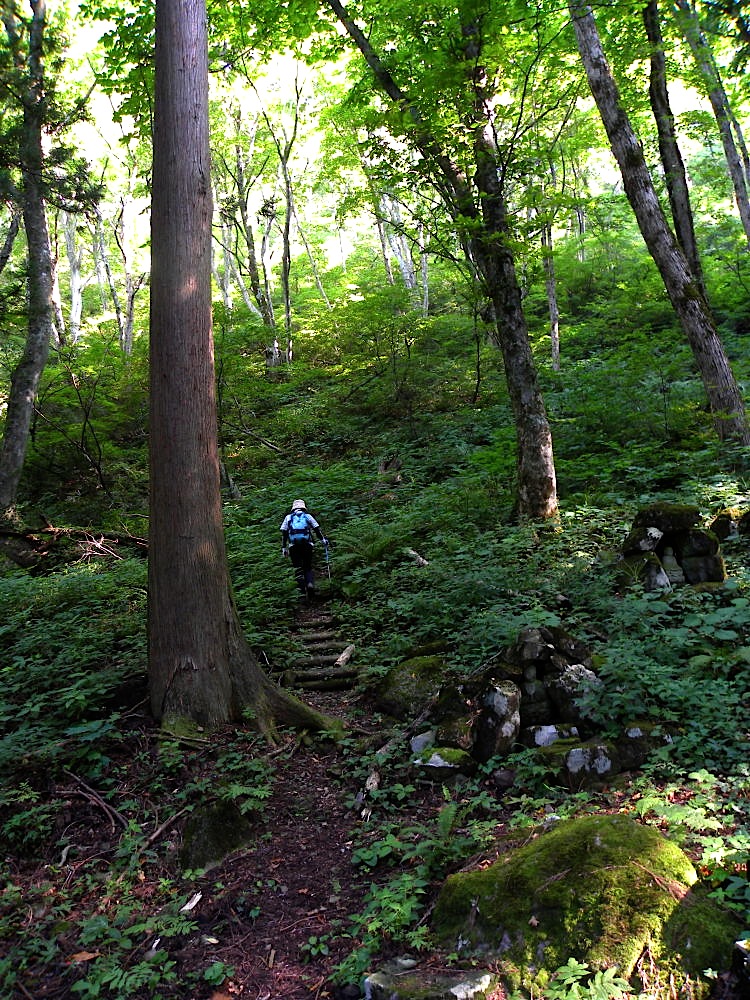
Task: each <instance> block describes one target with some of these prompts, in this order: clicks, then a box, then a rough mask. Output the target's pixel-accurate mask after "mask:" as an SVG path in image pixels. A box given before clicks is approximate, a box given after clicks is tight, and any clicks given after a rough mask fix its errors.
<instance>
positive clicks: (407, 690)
mask: <svg viewBox="0 0 750 1000" xmlns="http://www.w3.org/2000/svg"><path fill="white" fill-rule="evenodd" d="M447 671H448V667H447V665H446V663H445V660H444V659H443V658H442V657H441V656H413V657H411V659H408V660H404V661H403V662H402V663H398V664H396V666H395V667H392V668H391V669H390V670H389V671H388V673H387V674H386V675H385V677H383V678H382V680H380V681H379V682H378V684H377V686H376V688H375V690H374V692H373V693H374V695H375V700H376V704H377V707H378V708H379V709H380V711H382V712H385V713H386V714H388V715H392V716H393V717H394V718H396V719H410V718H412V717H413V716H414V713H415V709H416V710H417V711H418V710H419V709H420V708H421V707H422V706H423V705H425V704H426V703H427V702H428V701H430V699H432V698H434V697H435V696H436V695H437V693H438V690H439V688H440V686H441V684H443V683H444V681H445V676H446V673H447Z"/></svg>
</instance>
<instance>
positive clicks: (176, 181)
mask: <svg viewBox="0 0 750 1000" xmlns="http://www.w3.org/2000/svg"><path fill="white" fill-rule="evenodd" d="M155 68H156V83H155V105H154V108H155V115H154V148H153V175H152V176H153V182H152V183H153V187H152V191H153V200H152V222H151V226H152V248H151V249H152V269H151V376H150V384H151V405H150V475H151V495H150V524H149V616H148V618H149V620H148V647H149V682H150V695H151V706H152V710H153V713H154V716H155V717H156V718H157V719H158V720H161V722H162V725H163V726H165V727H168V728H175V727H180V726H182V725H184V724H186V723H188V724H192V723H198V724H201V725H203V726H209V727H211V726H216V725H218V724H221V723H225V722H227V721H230V720H236V719H239V718H240V717H241V713H242V711H243V709H245V708H249V709H252V710H253V712H254V714H255V718H256V720H257V724H258V726H259V727H260V728H261V730H263V731H265V732H266V733H269V734H272V733H273V729H274V723H275V722H276V721H278V720H283V721H285V722H288V723H290V724H301V725H304V726H306V727H312V728H321V727H325V728H330V727H331V725H332V720H330V719H325V718H324V717H322V716H320V715H319V714H318V713H315V712H313V711H312V710H311V709H308V708H307V707H306V706H304V705H302V704H301V703H300V702H298V701H296V699H294V698H292V697H291V696H290V695H288V694H287V693H286V692H284V691H282V690H281V689H280V688H278V687H277V686H276V685H275V684H273V683H272V682H271V681H270V679H269V678H268V677H267V675H266V674H265V673H264V672H263V670H262V669H261V668H260V666H259V665H258V663H257V661H256V660H255V658H254V656H253V654H252V651H251V650H250V648H249V646H248V643H247V641H246V639H245V637H244V635H243V633H242V629H241V626H240V623H239V620H238V616H237V611H236V607H235V603H234V599H233V594H232V588H231V584H230V580H229V571H228V565H227V555H226V548H225V543H224V531H223V518H222V509H221V495H220V462H219V448H218V439H217V407H216V398H215V389H214V386H215V376H214V358H213V343H212V324H211V215H212V204H211V203H212V197H211V176H210V164H209V160H210V156H209V143H208V56H207V37H206V7H205V0H182V2H181V3H176V2H174V0H157V4H156V55H155Z"/></svg>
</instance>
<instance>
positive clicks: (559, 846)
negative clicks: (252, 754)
mask: <svg viewBox="0 0 750 1000" xmlns="http://www.w3.org/2000/svg"><path fill="white" fill-rule="evenodd" d="M696 878H697V877H696V873H695V871H694V869H693V866H692V865H691V863H690V860H689V859H688V857H687V856H686V855H685V854H684V853H683V852H682V851H681V850H680V849H679V848H678V847H677V846H676V845H675V844H673V843H671V842H670V841H669V840H667V839H665V838H664V837H663V836H662V835H661V834H660V833H659V832H658V831H656V830H655V829H653V828H651V827H647V826H643V825H641V824H639V823H636V822H635V821H633V820H632V819H629V818H628V817H625V816H619V815H617V816H587V817H583V818H580V819H576V820H572V821H570V822H561V823H558V824H556V825H555V826H554V827H553V828H552V829H551V830H549V831H548V832H546V833H543V834H541V835H540V836H539V837H537V838H536V839H535V840H533V841H532V842H531V843H529V844H526V845H525V846H523V847H521V848H519V849H518V850H516V851H513V852H511V853H510V854H509V855H508V856H507V857H506V858H505V859H504V860H503V861H501V862H498V863H496V864H494V865H492V866H491V867H489V868H486V869H484V870H483V871H475V872H469V873H460V874H457V875H453V876H451V877H450V878H449V879H448V880H447V881H446V883H445V884H444V886H443V888H442V890H441V892H440V896H439V898H438V901H437V905H436V908H435V911H434V915H433V926H434V930H435V933H436V935H437V936H438V938H439V940H440V941H441V942H443V944H444V945H445V946H446V947H450V948H459V949H460V950H462V951H480V952H485V953H488V954H490V955H493V956H497V957H499V958H500V959H501V961H502V965H503V970H504V973H503V974H504V978H506V980H507V982H508V984H509V985H511V986H512V987H514V988H517V987H518V986H519V985H521V984H522V983H523V984H524V985H525V986H526V987H527V988H528V987H529V986H533V987H535V988H536V987H543V986H544V984H545V982H546V981H547V980H548V978H549V976H550V974H551V973H552V972H554V971H555V970H556V969H558V968H560V967H561V966H562V965H564V964H565V963H566V962H567V961H568V959H569V958H571V957H572V958H575V959H577V960H578V961H580V962H585V963H587V964H588V965H589V966H590V967H591V968H592V969H599V968H602V969H603V968H613V967H615V968H617V969H618V971H619V973H620V974H621V975H623V976H624V977H625V978H633V979H634V981H635V982H636V983H637V968H638V963H639V960H640V959H641V958H642V957H643V956H644V955H647V956H648V960H649V962H651V961H653V963H654V966H653V969H654V970H655V972H653V975H654V976H662V977H664V979H665V981H666V979H667V978H668V977H669V976H670V975H671V976H673V977H674V983H675V984H676V991H677V992H678V993H680V991H681V989H682V985H683V984H685V983H687V982H688V980H690V981H691V983H692V985H691V987H690V989H691V990H692V993H691V994H690V995H693V996H696V997H697V996H701V995H704V996H705V995H706V993H707V987H706V984H705V982H704V981H702V980H701V975H702V973H703V971H704V970H705V969H709V968H714V969H724V968H726V967H727V964H728V961H729V957H730V954H731V949H732V944H733V941H734V939H735V937H736V936H737V933H738V930H739V927H738V924H737V923H736V921H735V919H734V917H733V916H732V915H731V914H728V913H726V912H724V911H723V910H721V909H720V908H719V907H718V906H717V905H716V904H715V903H713V902H712V901H711V900H709V899H707V898H706V897H705V895H704V894H703V892H702V889H701V887H696ZM701 984H702V985H701ZM651 985H653V980H652V982H651ZM654 995H656V994H654ZM685 995H688V994H685Z"/></svg>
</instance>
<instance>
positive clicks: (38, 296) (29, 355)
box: [0, 0, 55, 513]
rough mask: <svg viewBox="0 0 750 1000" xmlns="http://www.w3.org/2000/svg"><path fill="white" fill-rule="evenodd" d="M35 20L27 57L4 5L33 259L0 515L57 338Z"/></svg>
mask: <svg viewBox="0 0 750 1000" xmlns="http://www.w3.org/2000/svg"><path fill="white" fill-rule="evenodd" d="M30 3H31V9H32V17H31V20H30V22H29V23H28V32H29V34H28V43H27V46H28V47H27V54H26V56H24V52H23V43H22V39H21V36H20V22H19V20H18V19H17V17H16V13H15V5H14V4H4V5H3V8H2V18H3V24H4V26H5V32H6V35H7V39H8V43H9V46H10V50H11V53H12V57H13V62H14V68H15V70H16V72H17V74H18V77H19V86H20V92H21V100H22V103H23V124H22V129H21V140H20V148H19V154H20V156H19V159H20V165H21V200H22V206H23V209H22V211H23V223H24V229H25V232H26V245H27V254H28V278H27V289H28V301H27V308H28V330H27V335H26V344H25V347H24V352H23V356H22V358H21V360H20V362H19V363H18V365H17V366H16V368H15V370H14V372H13V375H12V376H11V387H10V394H9V396H8V406H7V410H6V415H5V428H4V432H3V442H2V448H1V449H0V513H2V512H4V511H7V510H9V509H10V508H12V507H13V506H14V505H15V502H16V497H17V494H18V486H19V483H20V480H21V473H22V471H23V464H24V459H25V458H26V449H27V447H28V442H29V428H30V426H31V418H32V415H33V412H34V403H35V400H36V396H37V391H38V387H39V379H40V377H41V374H42V372H43V371H44V366H45V365H46V363H47V357H48V355H49V347H50V341H51V339H52V336H53V332H54V322H53V302H52V297H53V292H54V287H55V280H54V264H53V259H52V252H51V248H50V239H49V229H48V226H47V213H46V206H45V201H44V187H43V168H44V151H43V146H42V130H43V124H44V106H45V74H44V59H43V41H44V29H45V25H46V5H45V2H44V0H30Z"/></svg>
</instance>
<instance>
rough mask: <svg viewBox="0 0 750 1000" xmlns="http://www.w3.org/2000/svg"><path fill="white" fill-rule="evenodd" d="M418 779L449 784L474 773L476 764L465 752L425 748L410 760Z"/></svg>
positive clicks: (436, 747) (452, 748)
mask: <svg viewBox="0 0 750 1000" xmlns="http://www.w3.org/2000/svg"><path fill="white" fill-rule="evenodd" d="M412 767H413V768H414V770H415V771H416V772H417V773H418V774H419V776H420V778H425V779H427V780H428V781H446V782H450V781H453V780H455V779H456V778H459V777H470V776H471V775H472V774H475V773H476V770H477V762H476V761H475V760H474V758H473V757H472V756H471V755H470V754H468V753H467V752H466V751H465V750H459V749H458V748H456V747H441V746H435V747H426V748H425V749H424V750H422V752H421V753H419V754H418V755H417V756H416V757H415V758H414V759H413V760H412Z"/></svg>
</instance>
